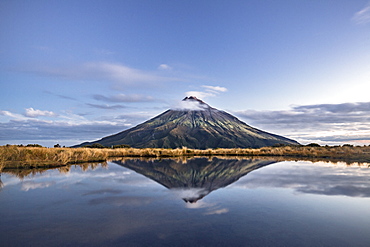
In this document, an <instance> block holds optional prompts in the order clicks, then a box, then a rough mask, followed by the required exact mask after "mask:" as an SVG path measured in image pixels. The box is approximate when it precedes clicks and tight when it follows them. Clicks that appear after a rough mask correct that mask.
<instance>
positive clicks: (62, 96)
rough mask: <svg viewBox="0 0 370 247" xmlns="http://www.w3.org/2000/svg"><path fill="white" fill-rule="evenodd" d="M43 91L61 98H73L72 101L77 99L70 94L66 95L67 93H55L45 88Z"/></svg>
mask: <svg viewBox="0 0 370 247" xmlns="http://www.w3.org/2000/svg"><path fill="white" fill-rule="evenodd" d="M43 92H44V93H46V94H50V95H53V96H57V97H59V98H61V99H68V100H74V101H77V99H76V98H73V97H70V96H67V95H62V94H57V93H53V92H50V91H47V90H45V91H43Z"/></svg>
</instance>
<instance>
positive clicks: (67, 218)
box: [0, 158, 370, 246]
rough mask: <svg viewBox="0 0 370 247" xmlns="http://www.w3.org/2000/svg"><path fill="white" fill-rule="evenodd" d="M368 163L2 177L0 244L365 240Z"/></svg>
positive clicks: (196, 164) (180, 165)
mask: <svg viewBox="0 0 370 247" xmlns="http://www.w3.org/2000/svg"><path fill="white" fill-rule="evenodd" d="M368 165H369V164H352V165H350V166H349V165H347V164H345V163H340V162H339V163H330V162H315V163H313V162H309V161H279V162H278V161H276V160H269V159H247V158H245V159H236V158H235V159H233V158H229V159H224V158H211V159H209V158H194V159H162V160H154V159H153V160H140V159H123V160H120V161H119V160H117V161H111V162H108V163H106V164H91V165H87V164H85V165H75V166H70V167H64V168H59V169H51V170H46V171H43V172H41V173H40V172H37V171H34V172H33V173H30V174H29V173H28V172H27V171H21V172H20V171H18V172H17V171H13V172H10V171H8V172H3V173H2V174H1V185H2V188H1V191H0V212H1V214H0V216H1V220H0V239H1V246H370V210H369V208H370V169H369V168H368V167H369V166H368Z"/></svg>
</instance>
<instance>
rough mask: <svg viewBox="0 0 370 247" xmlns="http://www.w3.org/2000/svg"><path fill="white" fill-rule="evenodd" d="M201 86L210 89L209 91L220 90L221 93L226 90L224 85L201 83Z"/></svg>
mask: <svg viewBox="0 0 370 247" xmlns="http://www.w3.org/2000/svg"><path fill="white" fill-rule="evenodd" d="M202 87H204V88H205V89H206V90H207V91H211V92H221V93H224V92H227V88H226V87H220V86H207V85H203V86H202Z"/></svg>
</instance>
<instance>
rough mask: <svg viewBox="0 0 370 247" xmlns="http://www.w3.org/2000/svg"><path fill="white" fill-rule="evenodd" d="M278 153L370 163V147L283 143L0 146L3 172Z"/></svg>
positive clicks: (0, 160) (277, 154) (283, 155)
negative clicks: (115, 160)
mask: <svg viewBox="0 0 370 247" xmlns="http://www.w3.org/2000/svg"><path fill="white" fill-rule="evenodd" d="M193 156H226V157H227V156H274V157H295V158H307V159H333V160H342V161H350V162H356V161H357V162H370V146H361V147H360V146H357V147H353V146H350V145H343V146H334V147H331V146H299V145H297V146H282V147H263V148H257V149H251V148H245V149H244V148H230V149H225V148H218V149H206V150H200V149H190V148H186V147H184V148H176V149H164V148H142V149H139V148H114V149H110V148H45V147H19V146H13V145H7V146H0V171H1V170H2V169H6V168H41V167H61V166H65V165H67V164H76V163H86V162H102V161H106V160H108V159H112V158H117V157H152V158H165V157H193Z"/></svg>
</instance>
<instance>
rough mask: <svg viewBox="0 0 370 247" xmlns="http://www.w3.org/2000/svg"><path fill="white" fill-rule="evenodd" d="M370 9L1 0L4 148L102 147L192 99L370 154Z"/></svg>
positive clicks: (202, 0)
mask: <svg viewBox="0 0 370 247" xmlns="http://www.w3.org/2000/svg"><path fill="white" fill-rule="evenodd" d="M369 91H370V1H368V0H364V1H363V0H323V1H312V0H300V1H297V0H240V1H238V0H231V1H226V0H222V1H221V0H212V1H210V0H208V1H206V0H196V1H193V0H187V1H170V0H133V1H131V0H122V1H118V0H117V1H115V0H89V1H87V0H86V1H84V0H73V1H70V0H65V1H59V0H57V1H55V0H45V1H44V0H35V1H24V0H22V1H21V0H1V1H0V97H1V101H0V145H5V144H24V145H26V144H35V143H37V144H41V145H43V146H53V145H54V144H56V143H58V144H60V145H62V146H70V145H75V144H79V143H81V142H85V141H93V140H97V139H100V138H102V137H105V136H108V135H111V134H115V133H118V132H120V131H123V130H125V129H128V128H131V127H134V126H136V125H137V124H139V123H142V122H144V121H146V120H148V119H150V118H152V117H154V116H156V115H158V114H160V113H162V112H164V111H166V110H167V109H171V108H173V107H174V106H176V105H178V103H179V102H180V101H181V100H182V99H183V98H184V97H186V96H196V97H198V98H200V99H202V100H203V101H205V102H206V103H208V104H209V105H211V106H212V107H215V108H217V109H220V110H224V111H226V112H229V113H231V114H233V115H235V116H237V117H238V118H239V119H241V120H242V121H244V122H245V123H247V124H248V125H251V126H253V127H256V128H258V129H261V130H264V131H268V132H271V133H274V134H278V135H283V136H286V137H288V138H292V139H295V140H297V141H298V142H300V143H302V144H308V143H312V142H314V143H319V144H322V145H342V144H345V143H349V144H354V145H369V144H370V97H369Z"/></svg>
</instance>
